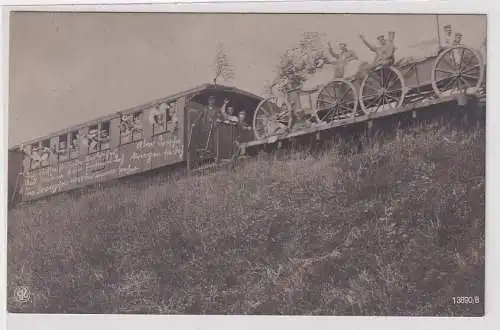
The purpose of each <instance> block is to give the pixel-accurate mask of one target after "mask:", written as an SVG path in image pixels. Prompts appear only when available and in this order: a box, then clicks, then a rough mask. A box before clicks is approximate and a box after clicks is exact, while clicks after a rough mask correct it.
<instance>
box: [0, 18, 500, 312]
mask: <svg viewBox="0 0 500 330" xmlns="http://www.w3.org/2000/svg"><path fill="white" fill-rule="evenodd" d="M8 19H9V23H8V27H9V34H8V37H9V42H8V44H9V51H8V56H9V61H8V68H7V71H8V85H7V88H8V98H9V101H8V123H7V124H8V156H7V157H8V169H7V170H8V171H7V175H6V176H5V177H6V180H8V184H7V185H6V189H5V190H6V191H7V190H8V191H7V198H8V200H7V201H6V208H7V210H6V212H5V213H6V215H7V241H6V249H7V251H6V252H7V257H6V263H7V282H6V283H7V303H6V305H7V310H8V312H9V313H13V314H17V313H24V314H132V315H135V314H141V315H274V316H427V317H483V316H484V315H485V299H486V295H487V292H486V291H485V236H486V231H485V214H486V203H485V198H486V193H485V184H486V182H485V164H486V98H487V97H486V81H487V79H486V76H487V55H486V53H487V49H486V48H487V15H486V14H442V13H432V12H428V13H421V14H417V13H414V14H407V13H391V14H381V13H373V14H368V13H359V14H357V13H346V14H341V13H325V14H318V13H223V12H220V13H215V12H211V13H205V12H198V13H196V12H184V13H183V12H105V11H102V12H97V11H92V12H90V11H89V12H85V11H28V10H26V11H21V10H20V11H11V12H10V13H9V16H8ZM490 73H491V72H490ZM492 143H496V142H494V141H492ZM5 153H6V154H7V150H6V151H5ZM6 164H7V162H6Z"/></svg>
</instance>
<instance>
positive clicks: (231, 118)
mask: <svg viewBox="0 0 500 330" xmlns="http://www.w3.org/2000/svg"><path fill="white" fill-rule="evenodd" d="M229 103H230V101H229V100H228V99H224V104H223V105H222V115H223V116H224V118H225V120H226V121H228V122H237V121H238V118H237V117H236V116H235V110H234V107H233V106H232V105H228V104H229Z"/></svg>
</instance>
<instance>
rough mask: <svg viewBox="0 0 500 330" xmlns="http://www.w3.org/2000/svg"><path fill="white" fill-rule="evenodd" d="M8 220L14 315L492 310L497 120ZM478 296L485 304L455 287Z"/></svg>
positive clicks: (261, 162) (36, 210) (109, 194)
mask: <svg viewBox="0 0 500 330" xmlns="http://www.w3.org/2000/svg"><path fill="white" fill-rule="evenodd" d="M348 149H349V146H348V145H347V146H346V145H343V146H342V145H339V144H334V145H333V146H332V148H329V149H328V150H327V151H325V152H323V153H322V154H321V155H315V156H312V155H310V154H307V153H304V152H301V153H293V154H289V155H287V156H284V157H280V158H277V157H273V156H264V157H257V158H255V159H251V160H249V161H247V162H245V163H243V164H241V165H240V166H238V167H237V168H236V170H234V171H230V170H223V171H219V172H216V173H211V174H208V175H204V176H193V177H189V178H177V179H168V180H161V181H160V180H158V179H154V178H150V179H145V180H143V181H140V182H135V183H117V184H116V185H115V186H110V187H105V188H102V189H94V190H90V191H89V192H87V193H83V194H80V195H78V196H75V195H71V194H61V195H58V196H56V197H54V198H51V199H49V200H46V201H37V202H34V203H32V204H29V205H24V206H22V207H18V208H15V209H13V210H11V211H10V212H9V219H8V284H9V288H8V289H9V294H10V295H11V296H9V297H12V295H13V293H14V290H15V289H16V287H19V286H26V287H28V288H29V290H30V293H31V297H30V298H31V299H30V301H29V302H21V301H18V300H16V299H9V300H8V309H9V311H11V312H25V313H30V312H36V313H168V314H185V313H187V314H306V315H427V316H431V315H433V316H437V315H441V316H451V315H454V316H479V315H483V313H484V304H483V302H484V245H485V244H484V239H485V203H484V200H485V177H484V173H485V169H484V167H485V132H484V127H474V128H469V129H455V128H452V127H447V126H437V125H427V126H421V127H419V128H416V129H412V130H409V131H402V130H401V131H398V133H397V134H396V136H394V137H390V138H386V139H382V140H377V141H375V140H374V141H372V142H366V143H365V146H364V148H363V150H362V151H361V152H359V153H356V154H354V153H347V154H346V153H344V152H341V151H340V150H348ZM459 296H472V297H475V296H478V297H479V299H480V302H479V303H478V304H453V297H459Z"/></svg>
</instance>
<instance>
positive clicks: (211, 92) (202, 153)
mask: <svg viewBox="0 0 500 330" xmlns="http://www.w3.org/2000/svg"><path fill="white" fill-rule="evenodd" d="M210 97H212V98H213V99H214V101H213V102H214V104H213V107H210V106H209V98H210ZM224 100H227V107H228V109H229V108H230V107H232V108H233V110H234V113H233V116H232V117H233V118H238V116H239V115H240V113H242V112H243V113H244V114H245V116H246V117H245V118H244V119H243V122H242V123H244V124H243V125H242V123H240V122H238V121H237V122H231V121H229V120H227V117H224V116H223V115H222V108H223V103H224ZM260 101H261V98H260V97H258V96H254V95H253V94H250V93H247V92H244V91H241V90H238V89H236V88H231V87H225V86H217V87H211V88H207V89H205V90H203V91H201V92H198V93H197V94H196V95H194V96H192V97H191V98H190V99H189V101H188V102H187V104H186V113H187V114H188V120H187V121H188V127H187V162H188V164H187V165H188V169H196V168H198V167H200V166H202V165H205V164H207V163H210V162H213V161H218V160H223V159H231V158H232V156H233V155H234V153H235V152H237V150H238V142H247V141H251V140H253V139H255V137H254V135H253V130H252V129H251V125H252V118H253V112H254V109H255V107H256V106H257V104H258V103H259V102H260Z"/></svg>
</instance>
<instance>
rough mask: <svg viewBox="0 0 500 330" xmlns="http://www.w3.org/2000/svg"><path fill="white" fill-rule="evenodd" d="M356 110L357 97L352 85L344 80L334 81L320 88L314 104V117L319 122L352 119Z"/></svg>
mask: <svg viewBox="0 0 500 330" xmlns="http://www.w3.org/2000/svg"><path fill="white" fill-rule="evenodd" d="M357 108H358V95H357V93H356V88H355V87H354V85H353V84H352V83H351V82H350V81H347V80H344V79H334V80H332V81H330V82H329V83H327V84H326V85H325V86H323V88H321V90H320V92H319V94H318V100H317V102H316V115H317V117H318V119H319V120H320V121H324V122H327V123H330V122H332V121H334V120H338V119H345V118H350V117H354V116H355V115H356V109H357Z"/></svg>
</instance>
